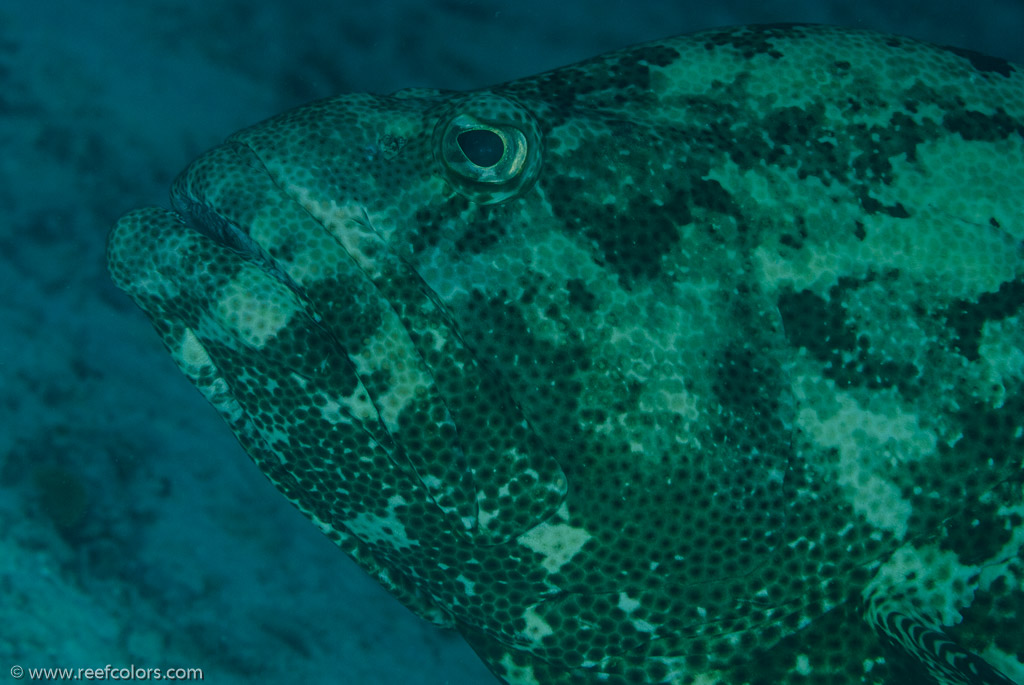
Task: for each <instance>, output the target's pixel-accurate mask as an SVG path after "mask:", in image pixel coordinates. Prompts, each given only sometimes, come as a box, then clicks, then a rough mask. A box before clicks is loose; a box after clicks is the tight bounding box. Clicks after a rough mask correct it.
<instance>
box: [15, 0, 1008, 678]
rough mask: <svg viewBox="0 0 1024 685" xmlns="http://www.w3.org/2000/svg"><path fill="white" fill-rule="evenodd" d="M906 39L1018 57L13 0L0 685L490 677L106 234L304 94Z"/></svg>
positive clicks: (528, 5)
mask: <svg viewBox="0 0 1024 685" xmlns="http://www.w3.org/2000/svg"><path fill="white" fill-rule="evenodd" d="M774 21H813V22H825V23H835V24H842V25H847V26H855V27H860V28H871V29H876V30H881V31H888V32H895V33H902V34H906V35H910V36H914V37H917V38H922V39H926V40H931V41H934V42H938V43H943V44H953V45H957V46H961V47H967V48H972V49H975V50H979V51H982V52H986V53H990V54H994V55H997V56H1001V57H1005V58H1008V59H1011V60H1013V61H1017V62H1021V63H1024V42H1022V41H1021V40H1020V36H1021V35H1024V9H1022V6H1021V4H1020V3H1018V2H1013V1H1012V0H1003V1H1001V2H1000V1H995V0H982V1H978V2H971V3H962V2H950V3H945V4H944V3H941V2H938V3H936V2H899V1H894V0H867V1H859V2H856V3H852V2H830V1H823V0H819V1H807V2H743V1H736V0H732V1H719V2H714V3H707V2H643V1H638V0H632V1H629V0H622V1H619V0H590V1H587V0H561V1H559V2H553V1H552V0H543V1H540V0H520V1H518V2H508V1H498V0H480V1H468V0H437V1H434V2H414V1H412V0H405V1H398V0H384V1H380V2H334V3H326V2H314V1H313V0H288V1H273V0H267V1H265V2H262V3H261V2H258V0H254V1H252V2H249V1H245V2H242V1H220V2H203V3H200V2H187V1H186V0H160V1H155V0H154V1H145V0H141V1H140V0H95V1H92V2H82V0H36V1H34V2H32V1H29V0H12V1H10V2H5V3H3V5H2V6H0V85H2V88H0V153H2V154H0V208H2V209H0V679H6V678H7V677H8V676H7V673H8V670H9V669H10V667H12V666H14V665H21V666H24V667H26V668H28V667H69V668H77V667H83V668H84V667H99V668H102V667H103V666H105V665H106V664H111V665H113V666H115V667H123V666H129V665H133V664H134V665H135V666H136V667H160V668H166V667H172V666H185V667H198V668H202V669H203V670H204V673H205V676H206V680H207V681H209V682H215V683H218V684H219V685H223V684H231V683H241V682H254V681H259V682H264V683H311V682H329V683H353V684H355V683H358V684H366V685H373V684H375V683H404V684H408V685H417V684H420V683H423V684H427V683H429V684H443V683H452V684H458V685H461V684H467V685H474V684H477V683H480V684H492V685H493V683H494V682H495V681H494V679H493V678H492V677H491V676H490V675H489V674H488V673H487V671H486V669H485V668H484V667H483V666H482V665H481V664H480V663H479V662H478V660H477V659H476V657H475V656H474V655H473V653H472V652H471V651H470V650H469V649H468V648H467V647H466V646H465V645H464V644H463V643H462V642H461V640H460V639H459V638H458V637H457V636H454V635H451V634H448V633H444V632H441V631H439V630H437V629H435V628H433V627H432V626H430V625H428V624H426V623H424V622H423V621H421V620H420V619H418V618H417V617H416V616H414V615H413V614H412V613H410V612H409V611H408V610H406V609H405V608H404V607H402V606H401V605H400V604H398V603H397V602H396V601H395V600H393V599H391V598H390V597H389V596H388V595H387V594H386V593H385V592H384V591H383V590H381V589H380V588H379V587H378V586H377V585H376V584H375V582H374V581H372V580H370V579H369V578H368V577H366V576H365V575H364V574H363V573H362V572H361V571H360V570H359V569H358V568H357V567H356V566H355V565H354V564H353V563H352V562H350V561H349V560H348V559H347V557H345V556H344V555H343V554H342V553H341V552H339V551H338V550H337V549H336V548H335V547H334V546H333V545H332V544H331V543H330V542H329V541H328V540H327V539H326V538H324V537H323V536H322V535H321V534H320V533H319V532H318V531H317V530H316V529H315V528H314V527H313V526H312V525H310V524H309V523H308V522H307V521H306V520H305V519H304V518H303V517H302V516H301V515H300V514H299V513H298V512H297V511H295V510H294V509H293V508H292V507H291V505H290V504H288V503H287V502H286V501H285V500H284V498H283V497H281V496H280V495H279V494H278V493H277V492H276V491H275V490H274V488H273V487H272V486H271V485H270V484H269V483H268V482H267V481H266V480H265V479H264V478H263V476H262V475H261V474H260V473H259V472H258V471H257V470H256V468H255V467H254V466H252V464H251V463H250V462H249V460H248V459H247V457H246V456H245V455H244V454H243V453H242V451H241V449H240V448H239V447H238V446H237V444H236V443H235V441H234V438H233V436H232V435H231V433H230V431H229V430H228V429H227V427H226V426H225V425H223V424H222V422H221V421H220V419H219V418H218V417H217V416H216V415H215V413H214V411H213V410H212V409H211V408H210V407H209V406H207V404H206V402H205V401H204V400H203V399H202V398H201V397H200V395H199V394H198V393H197V392H196V391H195V390H194V389H193V388H192V387H191V386H190V385H189V384H188V382H187V381H186V380H185V379H184V377H182V376H181V375H180V373H179V372H178V370H177V368H176V367H175V366H174V365H173V363H172V362H171V360H170V358H169V357H168V356H167V354H166V353H165V352H164V350H163V349H162V347H161V345H160V343H159V341H158V339H157V337H156V335H155V334H154V333H153V331H152V330H151V328H150V326H149V323H148V322H147V321H146V320H145V318H144V317H143V315H142V313H141V312H139V311H138V310H136V309H135V307H134V306H133V305H132V304H131V303H130V301H129V300H128V299H127V297H126V296H125V295H123V294H122V293H120V292H119V291H117V290H116V289H115V288H114V287H113V285H112V284H111V283H110V282H109V279H108V277H107V275H106V272H105V268H104V264H103V247H104V240H105V237H106V233H107V231H108V230H109V228H110V226H111V224H112V223H113V222H114V221H115V220H116V218H117V217H118V216H119V215H121V214H122V213H124V212H125V211H127V210H129V209H132V208H134V207H139V206H144V205H152V204H159V205H164V206H166V205H167V189H168V187H169V184H170V182H171V180H172V179H173V177H174V176H175V175H176V174H177V173H178V172H179V171H180V170H181V169H182V168H183V167H184V166H185V165H186V164H187V163H188V162H189V161H190V160H191V159H192V158H194V157H195V156H196V155H198V154H199V153H201V152H202V151H203V150H205V149H207V148H209V147H211V146H213V145H215V144H216V143H218V142H219V141H220V140H221V139H223V138H224V137H225V136H226V135H228V134H230V133H232V132H233V131H234V130H236V129H238V128H241V127H243V126H245V125H248V124H251V123H254V122H256V121H259V120H261V119H263V118H266V117H268V116H270V115H272V114H275V113H277V112H279V111H281V110H283V109H286V108H288V107H291V106H294V105H297V104H300V103H302V102H304V101H306V100H310V99H313V98H318V97H325V96H329V95H332V94H335V93H339V92H343V91H358V90H369V91H375V92H389V91H392V90H395V89H398V88H402V87H407V86H430V87H440V88H456V89H461V88H472V87H477V86H483V85H487V84H490V83H494V82H500V81H504V80H508V79H511V78H515V77H518V76H525V75H529V74H531V73H534V72H537V71H540V70H544V69H548V68H552V67H556V66H559V65H563V64H567V63H571V62H574V61H577V60H579V59H582V58H586V57H590V56H593V55H595V54H598V53H600V52H603V51H606V50H609V49H613V48H618V47H622V46H625V45H628V44H630V43H634V42H639V41H643V40H648V39H653V38H658V37H662V36H666V35H673V34H678V33H686V32H690V31H694V30H697V29H701V28H705V27H710V26H716V25H724V24H737V23H750V22H774Z"/></svg>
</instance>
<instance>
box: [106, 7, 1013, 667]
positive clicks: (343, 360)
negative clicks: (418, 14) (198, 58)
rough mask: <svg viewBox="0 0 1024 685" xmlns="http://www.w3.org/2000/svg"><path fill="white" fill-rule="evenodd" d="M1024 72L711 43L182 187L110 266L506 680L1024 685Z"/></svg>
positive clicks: (944, 52)
mask: <svg viewBox="0 0 1024 685" xmlns="http://www.w3.org/2000/svg"><path fill="white" fill-rule="evenodd" d="M1022 198H1024V71H1022V70H1021V68H1020V67H1016V66H1013V65H1010V64H1008V63H1006V62H1003V61H1001V60H998V59H993V58H987V57H983V56H981V55H976V54H973V53H968V52H966V51H962V50H957V49H952V48H939V47H935V46H930V45H925V44H921V43H918V42H915V41H912V40H908V39H902V38H894V37H888V36H879V35H875V34H871V33H866V32H859V31H845V30H836V29H831V28H821V27H810V26H770V27H747V28H736V29H722V30H714V31H709V32H705V33H701V34H697V35H693V36H687V37H682V38H675V39H670V40H663V41H658V42H654V43H649V44H646V45H641V46H638V47H635V48H631V49H628V50H623V51H621V52H616V53H612V54H609V55H604V56H601V57H599V58H597V59H594V60H591V61H588V62H584V63H581V64H577V65H573V66H569V67H566V68H563V69H559V70H556V71H553V72H550V73H547V74H542V75H540V76H536V77H533V78H528V79H523V80H520V81H514V82H512V83H507V84H504V85H500V86H496V87H493V88H488V89H485V90H481V91H475V92H470V93H450V92H439V91H429V90H410V91H401V92H398V93H395V94H393V95H391V96H376V95H346V96H342V97H338V98H334V99H330V100H325V101H322V102H317V103H313V104H310V105H308V106H306V107H302V108H299V109H296V110H293V111H291V112H287V113H285V114H282V115H281V116H278V117H276V118H274V119H271V120H269V121H267V122H264V123H262V124H260V125H258V126H255V127H253V128H250V129H248V130H245V131H242V132H241V133H238V134H237V135H235V136H233V137H231V138H230V139H229V140H228V141H227V142H226V143H225V144H224V145H222V146H221V147H218V148H216V149H215V150H213V151H211V152H210V153H208V154H207V155H205V156H203V157H201V158H200V159H199V160H197V161H196V162H195V163H194V164H192V165H191V166H190V167H189V169H188V170H187V171H186V172H185V173H184V174H183V175H182V176H181V177H180V178H179V179H178V181H177V182H176V183H175V186H174V190H173V200H174V205H175V207H176V210H177V211H176V212H167V211H165V210H161V209H144V210H141V211H137V212H133V213H131V214H129V215H128V216H126V217H124V218H123V219H122V220H121V222H120V223H119V224H118V226H117V228H116V229H115V231H114V233H113V234H112V237H111V240H110V247H109V260H110V270H111V272H112V274H113V276H114V279H115V281H116V282H117V284H118V285H119V286H120V287H121V288H124V289H125V290H127V291H128V292H129V293H130V294H131V296H132V297H133V298H134V299H135V301H136V302H138V304H139V305H140V306H141V307H142V308H143V309H144V310H145V311H146V313H147V314H148V315H149V317H150V318H151V319H152V321H153V324H154V326H155V327H156V329H157V331H158V332H159V333H160V335H161V336H162V338H163V340H164V343H165V344H166V346H167V348H168V349H169V350H170V352H171V354H172V355H173V357H174V359H175V361H176V362H177V363H178V364H179V365H180V366H181V369H182V371H183V372H184V373H185V374H186V375H187V376H188V377H189V378H190V379H191V380H192V382H193V383H195V384H196V386H197V387H198V388H199V390H200V391H202V392H203V394H204V395H205V396H206V397H207V398H208V399H209V400H210V402H211V403H213V405H214V406H215V407H216V408H217V409H218V410H219V411H220V413H221V414H222V415H223V416H224V418H225V419H226V420H227V421H228V423H229V424H230V425H231V428H232V429H233V430H234V431H235V433H236V434H237V435H238V438H239V440H240V441H241V442H242V444H243V445H244V446H245V448H246V450H247V451H248V452H249V454H250V455H251V456H252V458H253V459H254V460H255V462H256V463H257V465H258V466H259V467H260V469H262V470H263V471H264V472H265V473H266V474H267V476H268V477H269V478H270V479H271V480H272V481H273V482H274V483H275V484H276V485H277V487H278V488H280V490H281V491H282V492H283V493H284V494H285V495H286V496H287V497H288V498H289V499H291V500H292V501H293V502H294V503H295V504H296V505H297V506H298V507H299V508H300V509H301V510H302V511H303V512H305V513H306V515H307V516H309V518H310V519H312V520H313V521H314V522H315V523H316V524H317V525H318V526H319V527H320V528H321V529H322V530H323V531H324V532H325V533H326V534H327V535H328V536H330V537H331V538H332V539H333V540H335V541H336V542H337V543H338V545H340V546H341V547H342V548H343V549H344V550H345V551H346V552H347V553H349V554H350V555H351V556H352V557H353V558H354V559H355V560H356V561H357V562H358V563H359V564H361V565H362V566H363V567H364V568H365V569H366V570H367V571H368V572H369V573H371V574H373V575H374V576H375V577H376V578H377V579H378V580H380V582H381V583H383V584H384V585H385V586H386V587H388V588H389V589H390V590H391V591H393V592H394V593H395V594H396V595H397V596H398V597H399V598H400V599H401V600H402V601H403V602H405V603H406V604H408V605H409V606H410V607H412V608H413V609H414V610H415V611H417V612H418V613H419V614H421V615H423V616H424V617H426V618H428V619H430V620H432V621H435V622H436V623H438V624H440V625H444V626H451V627H454V628H455V629H457V630H459V631H460V632H461V633H462V634H463V635H465V637H466V639H467V640H469V642H470V643H471V644H472V645H473V647H474V648H475V649H476V650H477V651H478V652H479V653H480V655H481V656H482V657H483V658H484V659H485V660H486V661H487V663H488V664H489V665H490V667H491V669H492V670H493V671H494V673H495V674H496V675H497V676H498V677H499V678H502V679H503V680H505V681H507V682H509V683H577V682H580V683H627V682H629V683H701V684H708V683H723V684H728V685H737V684H739V683H843V684H846V683H891V684H893V685H895V684H904V683H927V682H940V683H1008V682H1012V681H1014V680H1021V679H1022V678H1024V666H1022V664H1021V659H1022V657H1024V630H1022V629H1021V624H1022V621H1024V591H1022V588H1021V583H1022V581H1024V559H1022V553H1021V548H1022V544H1024V498H1022V459H1024V436H1022V433H1024V392H1022V382H1024V381H1022V379H1024V353H1022V348H1024V242H1022V241H1024V202H1022Z"/></svg>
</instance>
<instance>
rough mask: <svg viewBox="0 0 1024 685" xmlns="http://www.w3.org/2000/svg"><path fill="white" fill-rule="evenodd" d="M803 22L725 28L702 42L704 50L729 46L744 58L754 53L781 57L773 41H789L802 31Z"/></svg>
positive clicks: (750, 56)
mask: <svg viewBox="0 0 1024 685" xmlns="http://www.w3.org/2000/svg"><path fill="white" fill-rule="evenodd" d="M802 26H804V24H761V25H757V26H744V27H741V28H735V29H726V30H724V31H722V32H720V33H713V34H711V35H710V36H708V37H707V39H706V40H707V42H706V43H705V44H704V48H705V49H706V50H709V51H710V50H714V49H716V48H718V47H722V46H729V47H732V48H734V49H736V50H738V51H739V52H740V54H741V55H742V56H743V57H744V59H750V58H752V57H755V56H756V55H768V56H769V57H772V58H773V59H781V58H782V57H783V55H784V53H783V52H782V51H781V50H779V49H778V48H776V47H775V42H774V41H782V42H789V41H792V40H793V39H794V38H798V37H799V35H800V34H801V33H802V32H801V31H800V27H802Z"/></svg>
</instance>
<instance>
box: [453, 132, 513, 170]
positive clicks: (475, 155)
mask: <svg viewBox="0 0 1024 685" xmlns="http://www.w3.org/2000/svg"><path fill="white" fill-rule="evenodd" d="M458 141H459V147H460V148H462V153H463V154H464V155H466V159H468V160H469V161H471V162H473V164H476V165H477V166H482V167H489V166H494V165H495V164H497V163H498V162H500V161H501V156H502V155H503V154H505V143H503V142H501V136H499V135H498V134H497V133H495V132H494V131H489V130H487V129H486V128H478V129H474V130H472V131H464V132H463V133H460V134H459V137H458Z"/></svg>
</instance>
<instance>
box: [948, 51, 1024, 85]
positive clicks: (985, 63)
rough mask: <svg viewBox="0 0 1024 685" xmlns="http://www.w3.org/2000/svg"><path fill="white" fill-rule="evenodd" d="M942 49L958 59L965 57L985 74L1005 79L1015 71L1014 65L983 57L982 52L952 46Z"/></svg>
mask: <svg viewBox="0 0 1024 685" xmlns="http://www.w3.org/2000/svg"><path fill="white" fill-rule="evenodd" d="M940 47H942V48H943V49H944V50H947V51H949V52H952V53H953V54H954V55H957V56H958V57H963V58H964V59H966V60H967V61H968V62H970V63H971V66H972V67H974V68H975V69H977V70H978V71H980V72H982V73H984V74H999V75H1000V76H1003V77H1005V78H1010V75H1011V74H1012V73H1013V72H1014V69H1015V67H1014V66H1013V65H1012V64H1010V63H1009V62H1007V61H1006V60H1005V59H1001V58H999V57H990V56H988V55H983V54H981V53H980V52H975V51H974V50H965V49H964V48H957V47H953V46H951V45H943V46H940Z"/></svg>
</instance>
